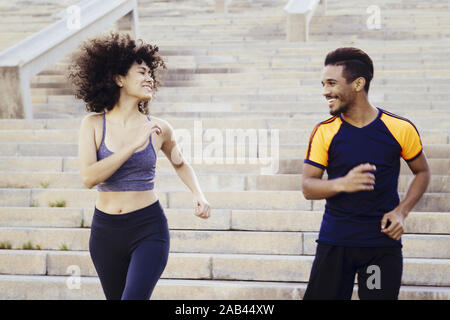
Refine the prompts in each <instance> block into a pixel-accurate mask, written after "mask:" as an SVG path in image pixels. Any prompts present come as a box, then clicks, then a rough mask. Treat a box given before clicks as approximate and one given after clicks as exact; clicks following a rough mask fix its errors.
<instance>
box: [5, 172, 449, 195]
mask: <svg viewBox="0 0 450 320" xmlns="http://www.w3.org/2000/svg"><path fill="white" fill-rule="evenodd" d="M196 175H197V177H198V180H199V183H200V185H201V186H202V188H204V189H205V190H209V191H246V190H254V191H256V190H261V191H263V190H273V191H280V190H301V189H302V175H301V174H275V175H260V174H245V173H238V172H236V173H232V174H220V173H216V174H214V175H211V174H210V173H204V172H201V171H199V172H197V173H196ZM412 177H413V176H412V174H404V175H400V177H399V189H398V190H399V192H406V190H407V187H408V184H409V182H410V181H411V179H412ZM324 178H326V177H324ZM155 186H156V189H157V190H159V191H161V192H170V191H188V189H187V187H186V186H185V185H184V183H183V182H182V181H181V179H179V178H178V177H176V173H175V170H173V172H169V173H162V174H158V175H157V176H156V178H155ZM0 188H16V189H25V188H27V189H38V188H43V189H47V188H52V189H55V188H56V189H60V188H70V189H78V188H80V189H86V187H85V186H84V185H83V182H82V179H81V176H80V174H79V172H33V171H14V172H8V171H0ZM427 192H429V193H450V176H448V175H434V174H432V176H431V181H430V184H429V186H428V189H427Z"/></svg>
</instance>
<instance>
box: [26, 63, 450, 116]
mask: <svg viewBox="0 0 450 320" xmlns="http://www.w3.org/2000/svg"><path fill="white" fill-rule="evenodd" d="M262 72H263V71H262ZM318 72H320V70H318ZM416 72H419V71H416ZM436 72H437V71H436ZM446 72H447V73H448V71H446ZM390 73H392V72H390ZM386 76H389V75H386ZM224 91H244V92H243V93H239V92H237V93H234V92H233V93H223V92H224ZM252 91H253V92H252ZM270 91H273V92H274V93H270V92H267V91H266V90H264V89H258V88H257V89H253V90H252V89H250V90H243V89H226V90H224V89H222V90H218V92H214V93H211V94H208V93H206V94H205V93H192V94H183V93H174V94H170V93H167V90H166V92H164V91H162V90H161V92H158V93H157V95H156V96H155V100H154V101H157V102H166V103H170V102H172V103H175V102H189V103H195V102H203V103H216V102H219V103H225V102H228V103H230V102H232V103H242V102H256V101H258V102H268V101H290V102H295V101H303V102H309V103H315V104H319V105H322V106H324V107H323V108H324V109H325V107H326V101H325V100H324V98H323V96H322V95H321V90H319V88H317V89H316V90H315V91H316V92H315V93H298V91H297V90H291V92H286V91H287V90H284V89H278V88H274V89H271V90H270ZM370 97H371V102H372V103H374V104H376V105H389V104H390V103H395V102H396V103H401V102H403V103H405V101H404V100H405V98H404V94H399V93H384V92H381V91H378V92H376V93H371V95H370ZM408 98H409V99H411V100H412V101H445V100H448V99H450V94H446V93H438V94H436V93H409V94H408ZM31 102H32V103H76V102H77V99H76V98H75V97H74V96H72V95H70V94H67V95H66V94H64V95H46V94H40V95H33V96H32V97H31Z"/></svg>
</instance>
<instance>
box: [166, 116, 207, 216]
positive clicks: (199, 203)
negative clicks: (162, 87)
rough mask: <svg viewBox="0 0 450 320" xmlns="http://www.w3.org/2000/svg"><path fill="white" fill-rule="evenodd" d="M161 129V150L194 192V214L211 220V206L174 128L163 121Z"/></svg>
mask: <svg viewBox="0 0 450 320" xmlns="http://www.w3.org/2000/svg"><path fill="white" fill-rule="evenodd" d="M159 120H161V119H159ZM161 127H162V138H163V143H162V146H161V150H162V151H163V152H164V154H165V155H166V157H167V159H169V161H170V163H171V164H172V166H173V167H174V169H175V172H176V173H177V175H178V176H179V177H180V179H181V180H182V181H183V183H184V184H185V185H186V186H187V187H188V188H189V189H190V190H191V191H192V194H193V197H194V199H193V202H194V210H195V212H194V214H195V215H196V216H198V217H200V218H203V219H207V218H209V217H210V215H211V206H210V204H209V203H208V201H207V200H206V197H205V195H204V194H203V192H202V190H201V188H200V184H199V183H198V179H197V176H196V175H195V172H194V170H193V169H192V166H191V165H190V164H189V163H188V162H187V161H186V159H184V157H183V154H182V153H181V151H180V149H179V148H178V146H177V142H176V140H175V135H174V130H173V128H172V126H171V125H170V124H169V123H167V122H166V121H161Z"/></svg>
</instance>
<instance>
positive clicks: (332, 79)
mask: <svg viewBox="0 0 450 320" xmlns="http://www.w3.org/2000/svg"><path fill="white" fill-rule="evenodd" d="M343 69H344V66H335V65H327V66H325V67H324V69H323V72H322V86H323V90H322V95H323V96H324V97H325V99H327V101H328V106H329V107H330V114H331V115H333V116H335V115H338V114H340V113H345V112H346V111H347V110H348V109H349V107H350V106H351V104H352V103H353V101H354V99H355V96H356V94H355V91H354V90H353V88H352V83H351V82H350V83H347V80H346V79H345V78H344V77H343V75H342V71H343Z"/></svg>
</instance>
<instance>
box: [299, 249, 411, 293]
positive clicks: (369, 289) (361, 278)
mask: <svg viewBox="0 0 450 320" xmlns="http://www.w3.org/2000/svg"><path fill="white" fill-rule="evenodd" d="M402 270H403V256H402V248H401V247H384V248H383V247H379V248H367V247H366V248H363V247H338V246H331V245H328V244H323V243H319V244H318V245H317V251H316V257H315V259H314V262H313V266H312V269H311V275H310V278H309V282H308V287H307V288H306V292H305V295H304V297H303V299H304V300H349V299H350V298H351V296H352V293H353V286H354V283H355V275H356V273H357V274H358V296H359V298H360V299H361V300H379V299H380V300H397V299H398V294H399V291H400V285H401V280H402Z"/></svg>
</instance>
